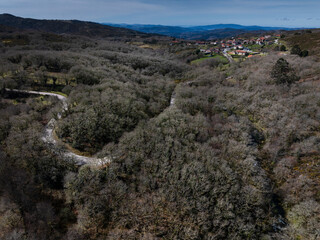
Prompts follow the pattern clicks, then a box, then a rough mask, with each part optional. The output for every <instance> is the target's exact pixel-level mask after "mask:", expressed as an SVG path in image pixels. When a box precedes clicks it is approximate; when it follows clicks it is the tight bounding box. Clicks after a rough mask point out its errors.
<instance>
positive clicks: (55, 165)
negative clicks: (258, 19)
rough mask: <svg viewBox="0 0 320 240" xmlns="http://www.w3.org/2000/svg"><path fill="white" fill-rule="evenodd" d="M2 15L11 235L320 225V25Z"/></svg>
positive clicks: (308, 229)
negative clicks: (214, 25) (173, 31)
mask: <svg viewBox="0 0 320 240" xmlns="http://www.w3.org/2000/svg"><path fill="white" fill-rule="evenodd" d="M3 19H6V21H4V20H3ZM8 22H10V24H9V23H8ZM0 24H2V25H5V24H7V25H6V27H3V26H1V27H0V52H1V58H0V61H1V64H0V94H1V98H0V203H1V204H0V239H4V240H12V239H25V240H43V239H46V240H56V239H67V240H88V239H89V240H102V239H208V240H209V239H279V240H280V239H317V238H318V237H319V236H320V235H319V234H320V233H319V227H320V225H319V224H320V219H319V215H320V194H319V193H320V178H319V177H320V176H319V173H320V165H319V159H320V148H319V141H320V134H319V131H320V128H319V126H320V118H319V116H320V111H319V103H320V93H319V92H320V85H319V82H320V75H319V74H320V58H319V54H318V51H317V49H318V47H319V46H318V42H319V41H318V40H319V39H318V30H305V29H302V30H294V31H289V30H286V31H280V30H278V29H276V31H279V32H273V33H270V34H266V32H262V33H257V32H255V31H254V32H250V33H249V35H232V36H230V37H229V36H228V37H225V38H221V39H212V40H205V41H202V40H185V39H173V38H171V37H168V36H161V35H154V34H150V35H149V34H147V33H140V32H136V31H134V30H128V29H124V28H119V29H118V28H111V27H106V26H103V25H99V24H94V23H88V22H81V21H71V22H67V23H66V22H65V21H61V22H60V21H59V20H55V21H53V20H34V19H24V18H16V17H12V16H8V15H4V16H1V17H0ZM62 25H63V27H61V26H62ZM246 34H248V33H246ZM307 43H308V44H307ZM302 53H303V54H302Z"/></svg>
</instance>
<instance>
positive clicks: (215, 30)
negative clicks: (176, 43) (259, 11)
mask: <svg viewBox="0 0 320 240" xmlns="http://www.w3.org/2000/svg"><path fill="white" fill-rule="evenodd" d="M105 25H108V26H113V27H123V28H128V29H131V30H136V31H140V32H144V33H156V34H162V35H167V36H171V37H175V38H184V39H189V40H197V39H198V40H199V39H204V40H210V39H215V38H225V37H231V36H235V35H239V34H243V33H247V32H252V31H255V32H263V31H276V30H294V29H292V28H283V27H262V26H242V25H238V24H214V25H205V26H192V27H180V26H163V25H143V24H132V25H131V24H113V23H105Z"/></svg>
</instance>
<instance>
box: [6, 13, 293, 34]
mask: <svg viewBox="0 0 320 240" xmlns="http://www.w3.org/2000/svg"><path fill="white" fill-rule="evenodd" d="M8 28H13V29H15V31H21V30H36V31H42V32H50V33H56V34H76V35H83V36H89V37H101V38H119V39H132V38H140V39H147V38H148V39H151V38H152V39H158V40H160V39H162V40H168V39H170V38H169V37H175V38H183V39H188V40H202V39H203V40H211V39H217V38H228V37H234V36H238V35H240V34H244V33H257V34H260V33H262V32H264V31H275V30H293V29H289V28H279V27H261V26H242V25H237V24H216V25H206V26H193V27H180V26H162V25H141V24H133V25H130V24H111V23H108V24H100V23H94V22H86V21H78V20H37V19H32V18H22V17H16V16H13V15H11V14H0V31H4V30H5V29H8ZM168 36H169V37H168Z"/></svg>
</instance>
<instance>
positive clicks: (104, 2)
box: [0, 0, 320, 28]
mask: <svg viewBox="0 0 320 240" xmlns="http://www.w3.org/2000/svg"><path fill="white" fill-rule="evenodd" d="M0 13H10V14H13V15H16V16H20V17H29V18H36V19H78V20H86V21H94V22H100V23H128V24H161V25H179V26H195V25H209V24H219V23H225V24H227V23H234V24H242V25H260V26H273V27H306V28H307V27H310V28H315V27H318V28H320V14H319V13H320V0H264V1H259V0H198V1H195V0H0Z"/></svg>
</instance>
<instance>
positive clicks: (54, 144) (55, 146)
mask: <svg viewBox="0 0 320 240" xmlns="http://www.w3.org/2000/svg"><path fill="white" fill-rule="evenodd" d="M6 91H8V92H16V93H27V94H36V95H42V96H52V97H56V98H58V99H59V100H60V101H61V102H62V109H61V112H59V113H58V115H57V117H58V119H61V117H62V113H63V112H64V111H67V110H68V101H67V98H66V97H65V96H62V95H60V94H56V93H49V92H41V91H31V90H19V89H8V88H6ZM174 105H175V92H173V93H172V95H171V99H170V106H169V107H173V106H174ZM56 124H57V120H56V119H54V118H52V119H51V120H50V121H49V122H48V123H47V125H46V126H45V129H44V134H43V137H42V140H43V141H44V142H45V143H46V144H48V145H49V146H50V148H51V150H52V151H53V152H55V153H57V154H59V155H61V156H63V157H64V158H66V159H67V160H70V161H73V162H74V163H75V164H77V165H85V164H89V165H96V166H103V165H106V164H108V163H110V162H111V157H104V158H98V157H85V156H82V155H78V154H76V153H74V152H72V151H70V150H69V149H67V148H65V147H64V148H61V145H62V144H60V143H59V142H58V141H57V140H56V139H55V137H54V129H55V127H56Z"/></svg>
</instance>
